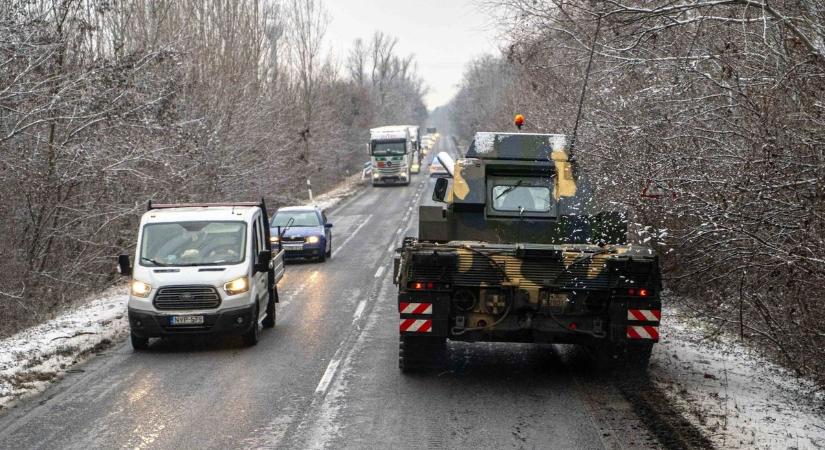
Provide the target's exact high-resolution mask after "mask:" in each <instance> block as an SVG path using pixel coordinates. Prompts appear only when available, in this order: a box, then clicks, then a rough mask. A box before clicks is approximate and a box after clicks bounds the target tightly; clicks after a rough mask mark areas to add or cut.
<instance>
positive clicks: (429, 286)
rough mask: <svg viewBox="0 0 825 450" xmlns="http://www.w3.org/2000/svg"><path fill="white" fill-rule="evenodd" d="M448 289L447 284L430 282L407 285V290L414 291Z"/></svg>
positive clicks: (415, 282) (414, 282) (413, 282)
mask: <svg viewBox="0 0 825 450" xmlns="http://www.w3.org/2000/svg"><path fill="white" fill-rule="evenodd" d="M449 287H450V286H449V285H448V284H441V283H434V282H432V281H412V282H410V284H409V288H410V289H412V290H415V291H425V290H434V289H447V288H449Z"/></svg>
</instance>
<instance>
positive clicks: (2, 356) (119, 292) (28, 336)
mask: <svg viewBox="0 0 825 450" xmlns="http://www.w3.org/2000/svg"><path fill="white" fill-rule="evenodd" d="M361 184H362V181H361V179H360V175H355V176H352V177H349V178H347V179H346V180H344V181H343V182H342V183H341V184H339V185H338V186H337V187H336V188H335V189H333V190H331V191H329V192H327V193H325V194H322V195H319V196H318V197H316V198H315V201H314V202H312V203H313V204H317V205H318V206H319V207H321V208H322V209H327V208H332V207H333V206H335V205H337V204H338V203H339V202H340V201H341V200H343V199H344V198H346V197H348V196H350V195H352V194H353V193H355V192H356V191H357V190H358V189H359V188H360V185H361ZM127 289H128V286H127V285H126V283H125V282H124V283H119V284H118V286H114V287H111V288H109V289H107V290H106V291H104V292H102V293H100V294H98V295H95V296H94V297H91V298H89V299H88V300H86V301H84V302H81V303H80V305H79V306H77V307H75V308H73V309H70V310H68V311H66V312H65V313H63V314H61V315H60V316H59V317H57V318H55V319H52V320H49V321H48V322H45V323H42V324H40V325H37V326H34V327H32V328H29V329H26V330H23V331H21V332H19V333H17V334H15V335H13V336H10V337H8V338H6V339H3V340H0V411H2V410H3V409H5V408H8V407H10V406H11V405H12V403H13V402H14V401H16V400H19V399H20V398H24V397H27V396H31V395H34V394H36V393H38V392H41V391H43V390H45V389H46V387H48V386H49V384H50V383H52V382H53V381H55V380H58V379H60V378H62V377H63V375H64V374H65V373H66V372H67V371H71V366H72V365H74V364H77V363H79V362H82V361H85V360H86V359H88V358H89V357H90V356H91V355H93V354H94V353H96V352H98V351H100V350H102V349H105V348H107V347H108V346H110V345H112V343H114V342H117V341H118V340H120V339H122V338H123V337H124V336H126V335H127V334H128V326H129V320H128V317H127V316H126V300H127V294H128V292H127Z"/></svg>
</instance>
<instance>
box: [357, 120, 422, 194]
mask: <svg viewBox="0 0 825 450" xmlns="http://www.w3.org/2000/svg"><path fill="white" fill-rule="evenodd" d="M367 151H368V152H369V155H370V161H371V162H372V185H373V186H377V185H380V184H405V185H406V184H410V176H411V171H410V169H411V167H412V144H411V141H410V130H409V127H408V126H406V125H394V126H387V127H379V128H372V129H370V141H369V143H368V144H367Z"/></svg>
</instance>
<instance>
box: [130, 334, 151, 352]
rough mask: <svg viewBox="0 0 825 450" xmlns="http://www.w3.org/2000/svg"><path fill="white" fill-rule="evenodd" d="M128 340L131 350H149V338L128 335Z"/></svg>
mask: <svg viewBox="0 0 825 450" xmlns="http://www.w3.org/2000/svg"><path fill="white" fill-rule="evenodd" d="M129 338H130V339H131V341H132V348H133V349H135V351H141V350H146V349H148V348H149V338H145V337H140V336H138V335H136V334H135V333H129Z"/></svg>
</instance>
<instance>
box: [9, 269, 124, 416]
mask: <svg viewBox="0 0 825 450" xmlns="http://www.w3.org/2000/svg"><path fill="white" fill-rule="evenodd" d="M126 289H127V287H126V286H125V285H119V286H115V287H112V288H110V289H108V290H106V291H104V292H103V293H101V294H99V295H97V296H95V299H94V300H92V299H90V300H89V302H88V303H86V304H83V305H82V306H79V307H76V308H74V309H72V310H69V311H67V312H66V313H64V314H62V315H61V316H60V317H57V318H55V319H52V320H50V321H48V322H46V323H43V324H40V325H37V326H35V327H32V328H29V329H26V330H23V331H21V332H19V333H17V334H15V335H13V336H10V337H8V338H6V339H3V340H2V341H0V409H3V408H6V407H8V406H9V404H10V403H11V402H13V401H14V400H16V399H18V398H20V397H24V396H27V395H31V394H34V393H37V392H40V391H42V390H44V389H45V388H46V387H47V386H48V385H49V383H51V382H52V381H54V380H56V379H59V378H60V377H62V376H63V374H64V373H65V371H66V370H67V369H68V368H69V367H70V366H72V365H73V364H76V363H78V362H81V361H84V360H85V359H87V358H88V357H89V356H91V355H92V354H94V353H95V352H97V351H99V350H101V349H103V348H106V347H108V346H109V345H111V343H112V342H115V341H117V340H118V339H120V338H121V337H122V336H123V335H125V333H126V329H127V325H128V319H127V317H126V295H127V291H126Z"/></svg>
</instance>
